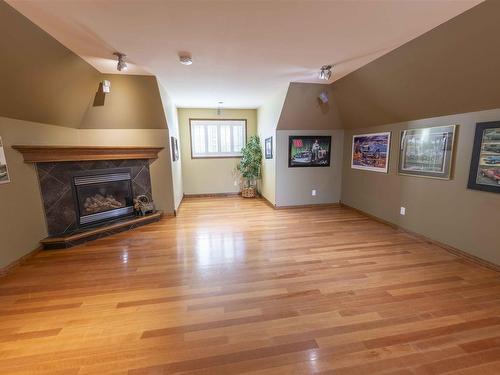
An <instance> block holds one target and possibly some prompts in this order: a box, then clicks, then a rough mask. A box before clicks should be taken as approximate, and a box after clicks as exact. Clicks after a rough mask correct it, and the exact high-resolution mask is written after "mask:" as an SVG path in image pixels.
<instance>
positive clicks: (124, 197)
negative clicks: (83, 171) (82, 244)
mask: <svg viewBox="0 0 500 375" xmlns="http://www.w3.org/2000/svg"><path fill="white" fill-rule="evenodd" d="M74 184H75V190H76V200H77V202H76V203H77V207H78V211H79V223H80V224H81V225H85V224H90V223H93V222H97V221H103V220H109V219H114V218H117V217H120V216H125V215H130V214H131V213H133V195H132V186H131V180H130V173H126V172H125V173H109V174H102V175H91V176H78V177H75V178H74Z"/></svg>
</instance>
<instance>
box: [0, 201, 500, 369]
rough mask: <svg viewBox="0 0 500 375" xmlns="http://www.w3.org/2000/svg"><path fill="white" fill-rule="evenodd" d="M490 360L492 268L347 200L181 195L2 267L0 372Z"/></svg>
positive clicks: (499, 350)
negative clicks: (124, 227)
mask: <svg viewBox="0 0 500 375" xmlns="http://www.w3.org/2000/svg"><path fill="white" fill-rule="evenodd" d="M243 373H244V374H255V375H257V374H261V375H262V374H323V375H325V374H331V375H344V374H356V375H372V374H385V375H389V374H390V375H410V374H413V375H424V374H433V375H435V374H460V375H477V374H479V375H488V374H500V275H499V274H498V273H496V272H494V271H491V270H487V269H484V268H480V267H479V266H476V265H473V264H470V263H466V262H465V261H463V260H462V259H460V258H457V257H455V256H453V255H450V254H449V253H447V252H446V251H445V250H443V249H440V248H438V247H436V246H434V245H430V244H427V243H424V242H421V241H419V240H417V239H414V238H412V237H410V236H409V235H407V234H404V233H400V232H397V231H395V230H394V229H391V228H390V227H387V226H385V225H383V224H380V223H378V222H375V221H373V220H371V219H369V218H366V217H364V216H362V215H361V214H359V213H357V212H354V211H351V210H349V209H347V208H339V207H328V208H307V209H289V210H273V209H271V208H270V207H268V206H267V205H266V204H265V203H264V202H263V201H261V200H243V199H241V198H204V199H201V198H192V199H186V200H185V201H184V202H183V204H182V207H181V210H180V215H179V216H178V217H177V218H166V219H164V220H162V221H161V222H159V223H155V224H152V225H149V226H146V227H142V228H139V229H136V230H134V231H131V232H127V233H122V234H119V235H115V236H113V237H108V238H105V239H102V240H98V241H95V242H93V243H91V244H87V245H85V246H80V247H77V248H73V249H69V250H63V251H52V252H42V253H39V254H38V255H37V256H36V257H34V258H32V259H31V260H29V261H28V262H27V263H26V264H25V265H23V266H22V267H20V268H18V269H16V270H15V271H14V272H13V273H12V274H10V275H9V276H7V277H5V278H3V279H0V374H2V375H5V374H97V375H105V374H131V375H138V374H215V375H219V374H221V375H228V374H243Z"/></svg>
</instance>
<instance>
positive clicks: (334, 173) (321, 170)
mask: <svg viewBox="0 0 500 375" xmlns="http://www.w3.org/2000/svg"><path fill="white" fill-rule="evenodd" d="M291 135H330V136H331V137H332V145H331V147H332V148H331V159H330V166H329V167H312V168H289V167H288V137H289V136H291ZM276 142H277V145H276V146H277V147H276V149H277V153H276V206H278V207H283V206H285V207H286V206H300V205H309V204H325V203H337V202H339V201H340V191H341V186H342V158H343V152H342V147H343V142H344V131H343V130H338V129H337V130H278V131H277V141H276ZM313 189H314V190H316V196H312V194H311V191H312V190H313Z"/></svg>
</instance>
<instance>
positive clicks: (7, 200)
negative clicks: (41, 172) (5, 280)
mask: <svg viewBox="0 0 500 375" xmlns="http://www.w3.org/2000/svg"><path fill="white" fill-rule="evenodd" d="M75 133H76V130H75V129H70V128H64V127H61V126H50V125H43V124H38V123H31V122H26V121H20V120H14V119H9V118H5V117H0V137H2V140H3V144H4V149H5V156H6V158H7V164H8V168H9V174H10V179H11V182H10V183H7V184H2V185H0V207H2V209H0V238H1V239H2V240H1V241H0V268H2V267H4V266H6V265H8V264H9V263H11V262H13V261H15V260H16V259H18V258H20V257H22V256H23V255H25V254H27V253H29V252H30V251H32V250H34V249H36V248H37V247H38V241H39V240H41V239H42V238H44V237H46V236H47V231H46V226H45V215H44V212H43V206H42V200H41V195H40V189H39V185H38V178H37V175H36V170H35V167H34V165H33V164H25V163H24V162H23V158H22V155H21V154H20V153H18V152H17V151H15V150H13V149H12V148H11V145H13V144H23V143H37V144H49V143H50V144H68V143H71V142H73V140H74V138H75Z"/></svg>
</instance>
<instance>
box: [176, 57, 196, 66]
mask: <svg viewBox="0 0 500 375" xmlns="http://www.w3.org/2000/svg"><path fill="white" fill-rule="evenodd" d="M179 61H180V63H181V64H182V65H191V64H192V63H193V59H192V58H191V56H188V55H181V56H179Z"/></svg>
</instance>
